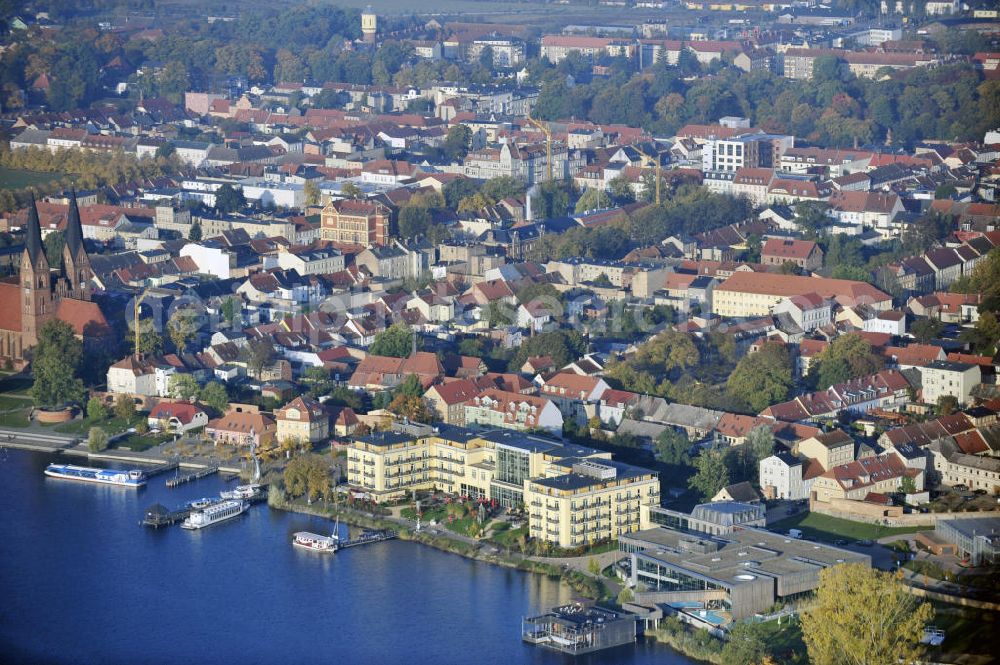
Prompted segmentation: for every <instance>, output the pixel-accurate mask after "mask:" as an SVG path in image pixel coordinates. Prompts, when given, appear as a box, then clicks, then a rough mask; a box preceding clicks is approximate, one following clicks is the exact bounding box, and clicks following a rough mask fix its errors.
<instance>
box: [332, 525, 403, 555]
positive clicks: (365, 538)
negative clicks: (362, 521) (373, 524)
mask: <svg viewBox="0 0 1000 665" xmlns="http://www.w3.org/2000/svg"><path fill="white" fill-rule="evenodd" d="M394 538H399V534H398V533H397V532H395V531H393V530H391V529H384V530H382V531H363V532H362V533H361V535H360V536H358V537H357V538H351V539H350V540H342V541H339V542H338V543H337V549H338V550H343V549H347V548H348V547H357V546H358V545H370V544H372V543H381V542H383V541H386V540H393V539H394Z"/></svg>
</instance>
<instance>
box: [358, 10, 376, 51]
mask: <svg viewBox="0 0 1000 665" xmlns="http://www.w3.org/2000/svg"><path fill="white" fill-rule="evenodd" d="M377 32H378V16H377V15H376V14H375V10H373V9H372V6H371V5H368V6H367V7H365V10H364V11H363V12H361V36H362V39H364V41H365V43H368V44H374V43H375V33H377Z"/></svg>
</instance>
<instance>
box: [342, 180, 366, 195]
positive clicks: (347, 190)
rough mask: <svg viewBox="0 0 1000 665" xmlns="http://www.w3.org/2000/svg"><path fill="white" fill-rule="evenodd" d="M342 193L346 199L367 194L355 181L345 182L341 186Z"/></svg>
mask: <svg viewBox="0 0 1000 665" xmlns="http://www.w3.org/2000/svg"><path fill="white" fill-rule="evenodd" d="M340 194H341V196H343V197H344V198H345V199H360V198H364V196H365V193H364V191H363V190H362V189H361V188H360V187H358V186H357V185H355V184H354V183H353V182H345V183H344V184H343V186H341V188H340Z"/></svg>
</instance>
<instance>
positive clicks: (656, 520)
mask: <svg viewBox="0 0 1000 665" xmlns="http://www.w3.org/2000/svg"><path fill="white" fill-rule="evenodd" d="M648 510H649V522H650V523H652V524H659V525H660V526H664V527H667V528H669V529H678V530H681V531H696V532H698V533H708V534H714V535H717V536H723V535H725V534H727V533H731V532H732V530H733V528H734V527H739V526H760V527H762V526H764V522H765V515H766V510H765V508H764V506H762V505H761V504H758V503H740V502H738V501H715V502H713V503H702V504H699V505H697V506H695V507H694V510H692V511H691V513H690V514H688V513H682V512H680V511H677V510H669V509H667V508H661V507H659V506H650V507H649V509H648Z"/></svg>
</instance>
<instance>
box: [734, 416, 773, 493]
mask: <svg viewBox="0 0 1000 665" xmlns="http://www.w3.org/2000/svg"><path fill="white" fill-rule="evenodd" d="M738 452H739V458H740V459H739V461H740V463H741V465H742V467H743V468H742V472H743V473H742V475H743V478H745V479H747V480H750V481H753V482H754V483H756V482H757V478H758V476H759V470H760V462H761V460H763V459H766V458H768V457H770V456H771V455H773V454H774V432H773V431H772V430H771V428H770V427H768V426H767V425H758V426H757V427H754V428H753V429H752V430H750V431H749V432H748V433H747V437H746V441H745V442H744V443H743V445H742V446H740V447H739V448H738Z"/></svg>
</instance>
